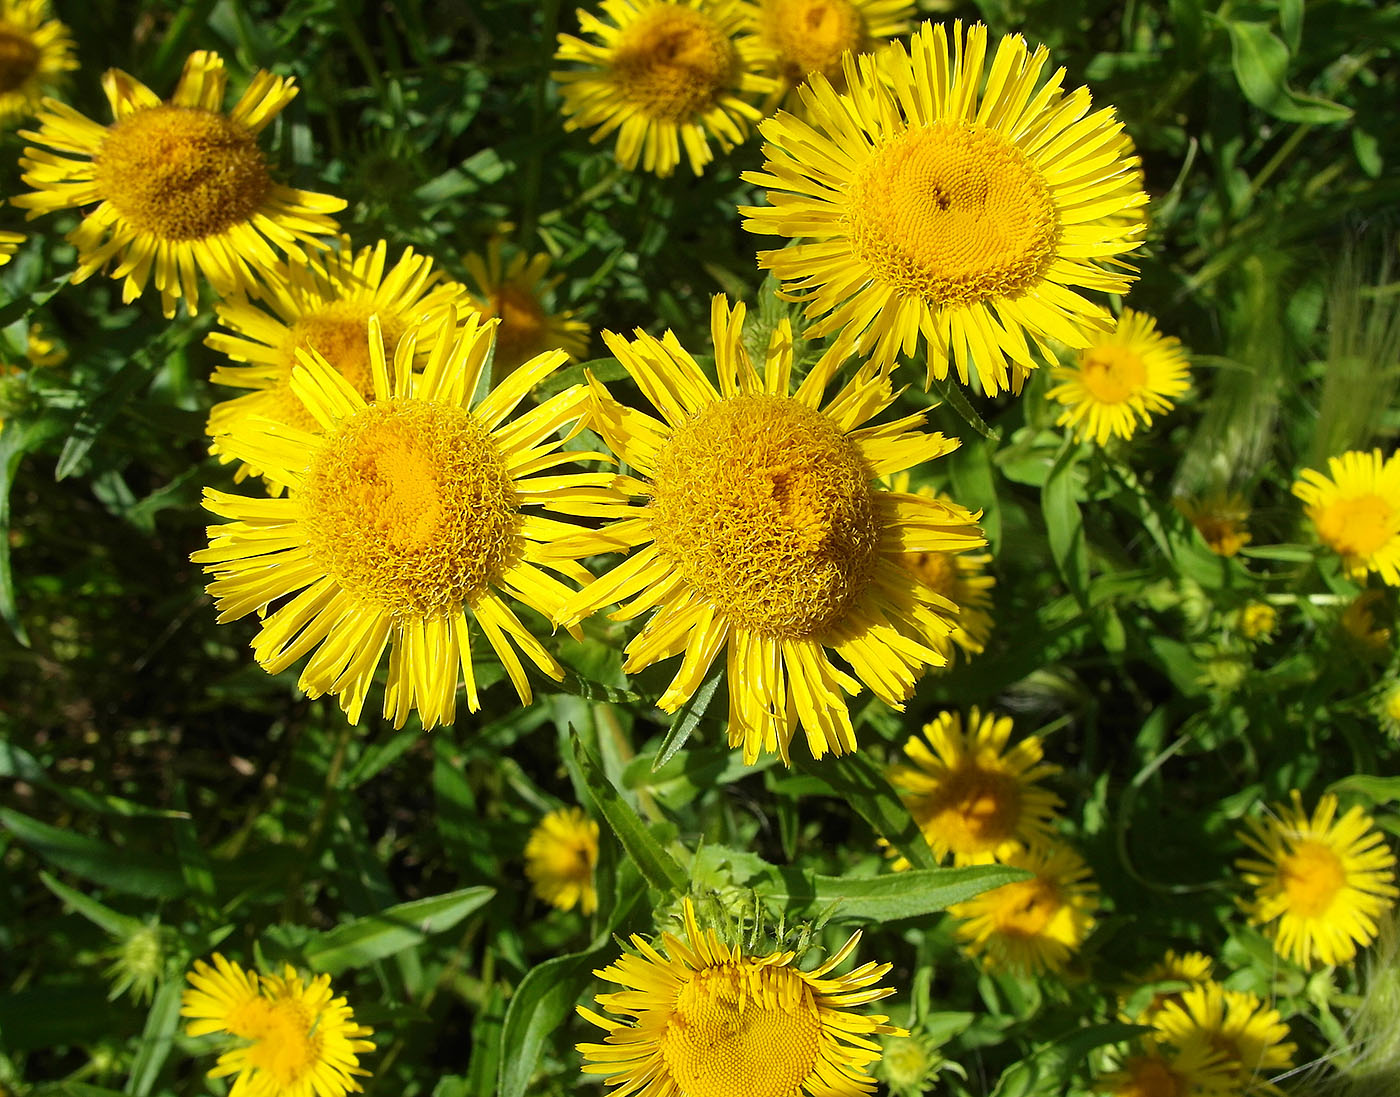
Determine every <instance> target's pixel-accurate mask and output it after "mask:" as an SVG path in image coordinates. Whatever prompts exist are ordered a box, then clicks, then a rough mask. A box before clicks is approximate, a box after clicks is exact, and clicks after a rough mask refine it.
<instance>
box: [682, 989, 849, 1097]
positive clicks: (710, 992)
mask: <svg viewBox="0 0 1400 1097" xmlns="http://www.w3.org/2000/svg"><path fill="white" fill-rule="evenodd" d="M821 1040H822V1021H821V1015H820V1013H819V1012H818V1010H817V1005H816V1003H815V1002H814V1001H813V998H812V992H811V989H810V988H809V987H808V986H807V984H806V983H805V982H804V981H803V979H802V977H801V976H800V975H798V974H797V973H796V972H793V971H789V970H788V969H786V968H781V967H764V966H760V965H758V964H754V963H751V962H747V961H739V962H737V963H728V964H720V965H718V966H716V967H710V968H705V969H702V970H700V971H697V972H695V974H694V976H693V977H692V978H691V980H690V982H688V983H687V984H686V985H685V986H684V987H683V988H682V989H681V991H680V993H679V994H678V995H677V996H676V1005H675V1009H674V1010H673V1011H672V1013H671V1018H670V1021H669V1022H668V1023H667V1025H666V1028H665V1031H664V1032H663V1033H662V1035H661V1038H660V1040H659V1044H660V1051H661V1058H662V1060H663V1061H664V1062H665V1064H666V1067H667V1068H668V1070H669V1071H670V1074H671V1078H672V1079H673V1080H674V1082H675V1085H676V1088H677V1089H678V1090H679V1091H680V1092H681V1093H684V1094H688V1095H689V1097H795V1095H796V1094H798V1093H800V1092H801V1087H802V1083H803V1082H805V1081H806V1080H807V1079H808V1078H809V1077H810V1076H811V1074H812V1072H813V1071H814V1070H815V1069H816V1066H817V1064H818V1062H819V1061H820V1059H821V1048H822V1045H821Z"/></svg>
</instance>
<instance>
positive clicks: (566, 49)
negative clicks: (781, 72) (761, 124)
mask: <svg viewBox="0 0 1400 1097" xmlns="http://www.w3.org/2000/svg"><path fill="white" fill-rule="evenodd" d="M600 6H601V7H602V10H603V14H604V15H605V16H606V17H607V19H606V20H604V19H600V18H598V16H596V15H594V14H593V13H592V12H588V11H583V10H580V11H579V12H578V20H579V28H580V29H581V30H582V31H583V33H584V34H585V35H587V36H589V37H590V38H592V39H593V41H588V40H587V39H585V38H579V37H577V36H575V35H572V34H561V35H560V36H559V50H558V52H557V53H556V54H555V55H554V59H555V60H556V61H564V62H568V61H573V62H577V63H578V64H581V65H583V66H585V67H584V68H581V69H568V70H564V71H561V72H556V73H554V74H553V75H554V79H555V80H557V81H558V82H559V85H560V91H561V92H562V94H563V97H564V104H563V109H564V116H565V117H564V128H565V129H567V130H576V129H585V128H589V127H597V128H596V129H594V131H593V134H592V135H591V136H590V137H589V140H590V141H593V142H594V143H597V142H599V141H604V140H606V139H607V138H608V137H610V136H612V135H613V134H614V133H616V134H617V143H616V148H615V152H614V155H615V156H616V157H617V162H618V163H619V164H621V165H622V166H623V167H624V168H626V169H627V170H628V171H633V170H635V169H636V167H637V165H638V164H640V165H641V166H642V168H643V169H644V170H646V171H650V172H655V173H656V174H657V175H663V176H664V175H670V174H671V173H672V172H673V171H675V170H676V165H677V164H679V163H680V162H681V155H682V152H684V154H685V158H686V160H687V161H688V163H689V164H690V170H691V171H693V172H694V173H695V174H696V175H699V174H700V173H701V172H702V171H703V170H704V168H705V165H706V164H708V163H709V162H710V161H711V160H712V159H713V158H714V153H713V152H711V150H710V139H711V138H713V139H714V140H715V141H716V142H717V143H718V144H719V146H720V148H721V149H723V150H725V151H728V150H729V149H731V148H733V147H734V146H735V145H737V144H739V143H740V142H741V141H743V140H744V138H745V137H747V136H748V133H749V127H750V126H751V125H752V124H753V123H755V122H757V121H758V120H759V118H760V117H762V115H761V114H760V113H759V111H758V108H757V107H755V106H754V105H753V103H752V102H750V99H751V98H754V97H757V96H761V95H764V94H767V93H769V92H771V91H773V90H774V89H775V88H776V87H777V83H776V81H774V80H772V79H771V78H769V77H766V76H762V75H760V74H759V72H758V67H759V60H760V55H761V49H760V47H759V45H758V42H757V39H755V38H754V37H753V35H751V34H747V33H744V13H743V10H742V9H741V8H740V6H739V4H738V2H737V0H602V3H601V5H600Z"/></svg>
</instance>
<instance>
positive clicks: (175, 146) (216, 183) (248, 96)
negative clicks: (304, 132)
mask: <svg viewBox="0 0 1400 1097" xmlns="http://www.w3.org/2000/svg"><path fill="white" fill-rule="evenodd" d="M227 82H228V74H227V73H226V72H225V71H224V63H223V61H222V59H220V57H219V56H218V54H215V53H210V52H208V51H205V50H200V51H197V52H195V53H192V54H190V57H189V60H188V61H186V62H185V68H184V71H183V72H182V73H181V74H180V81H179V83H178V84H177V85H176V86H175V94H174V95H172V96H171V98H170V99H169V101H167V102H162V101H161V100H160V98H159V97H158V96H157V95H156V94H155V92H153V91H151V89H150V88H148V87H146V85H145V84H143V83H141V82H140V81H139V80H137V79H135V78H134V77H132V76H129V75H127V74H126V73H124V72H122V71H121V70H120V69H110V70H108V71H107V73H106V74H105V75H104V76H103V77H102V87H103V90H104V91H105V92H106V93H107V100H108V102H109V103H110V104H111V107H112V117H113V119H114V121H113V122H112V124H111V125H109V126H100V125H98V124H97V123H96V122H93V121H91V120H90V119H88V118H86V117H84V116H83V115H82V114H79V113H78V112H77V111H76V110H74V109H73V108H72V107H70V106H67V105H66V104H64V103H60V102H58V101H56V100H53V99H45V100H44V102H43V107H42V109H41V110H40V111H39V129H38V131H37V132H30V131H22V132H21V136H22V137H25V138H27V139H28V140H30V141H36V142H38V143H39V144H41V145H46V146H48V148H49V149H52V150H54V151H52V152H50V151H47V150H45V149H36V148H26V149H25V150H24V156H23V157H22V158H21V159H20V166H21V167H22V168H24V169H25V173H24V176H23V178H24V181H25V182H26V183H28V184H29V185H30V186H31V187H34V188H35V190H34V191H33V193H30V194H22V195H20V196H19V197H17V198H13V199H11V202H12V203H13V204H14V205H16V206H21V207H24V208H26V209H28V210H29V211H30V213H29V216H30V217H31V218H33V217H37V216H39V215H40V214H43V213H53V212H55V211H57V210H65V209H76V208H78V207H81V206H91V205H94V204H96V209H93V210H92V211H91V212H89V213H88V214H87V215H86V216H85V217H84V218H83V222H82V224H80V225H79V226H78V227H77V228H76V229H74V230H73V231H72V232H71V233H69V234H68V240H69V242H71V243H72V244H73V245H74V246H75V247H76V248H77V249H78V269H77V270H76V271H75V272H74V274H73V279H72V280H73V281H74V282H81V281H83V280H84V279H86V278H89V277H91V276H92V275H93V274H95V273H96V272H97V271H99V270H101V269H102V268H104V267H105V266H107V264H108V263H109V262H112V261H115V263H116V266H115V268H114V269H113V270H112V277H113V278H119V279H124V280H125V281H124V283H123V285H122V300H123V301H126V302H131V301H134V300H135V299H136V298H137V297H140V296H141V294H142V292H143V291H144V290H145V288H146V283H147V282H149V281H152V280H153V281H154V283H155V287H156V290H157V291H158V292H159V293H160V297H161V306H162V308H163V309H164V311H165V315H166V316H174V315H175V302H176V301H179V300H181V299H183V300H184V302H185V309H186V311H187V312H189V313H190V314H191V315H193V314H194V312H195V308H196V302H197V300H198V295H199V288H198V280H197V278H196V271H200V272H202V273H203V274H204V277H205V278H207V279H208V280H209V284H210V285H211V286H213V287H214V291H215V293H216V294H218V295H219V296H221V297H226V296H228V295H229V294H232V293H256V292H257V278H258V277H259V275H260V274H261V273H262V272H265V271H268V270H270V269H272V267H274V266H275V265H276V263H277V256H276V254H275V253H274V252H273V250H272V246H270V245H276V246H277V247H278V248H280V249H281V250H282V251H283V252H285V253H286V254H287V255H288V256H289V257H291V258H292V259H294V260H297V261H299V262H305V261H306V255H305V252H303V250H302V248H301V247H300V245H301V244H303V243H318V241H317V239H316V238H317V237H318V236H320V235H323V234H327V233H333V232H335V231H336V223H335V221H334V219H333V218H332V217H331V216H330V215H331V214H332V213H335V212H337V211H338V210H342V209H344V208H345V202H344V201H343V200H342V199H339V198H332V197H330V196H329V195H325V194H315V193H312V192H311V191H304V190H294V189H293V188H291V187H285V186H283V185H282V184H280V183H275V182H273V180H272V175H271V173H270V172H269V171H268V165H267V159H266V157H265V156H264V155H263V152H262V149H260V148H259V147H258V135H259V134H260V133H261V132H262V131H263V129H264V128H265V127H266V126H267V125H268V123H270V122H271V121H272V120H273V119H274V118H275V117H277V115H278V114H279V113H280V112H281V111H282V109H283V108H284V107H285V106H286V105H287V104H288V103H290V102H291V101H292V99H293V98H295V96H296V93H297V89H296V88H295V87H294V86H293V83H292V81H291V80H290V79H284V78H283V77H280V76H273V75H272V74H271V73H270V72H261V71H260V72H258V73H257V75H255V76H254V77H253V79H252V81H251V82H250V83H249V84H248V88H247V90H246V91H245V92H244V93H243V96H242V98H240V99H239V100H238V102H237V103H236V104H235V105H234V108H233V110H232V111H230V112H229V113H228V114H224V113H223V110H222V106H223V101H224V87H225V85H226V83H227Z"/></svg>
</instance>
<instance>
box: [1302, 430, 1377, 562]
mask: <svg viewBox="0 0 1400 1097" xmlns="http://www.w3.org/2000/svg"><path fill="white" fill-rule="evenodd" d="M1327 469H1328V472H1330V473H1331V479H1330V480H1329V479H1328V478H1327V477H1326V476H1324V475H1323V474H1322V473H1320V472H1317V471H1315V470H1314V469H1304V470H1303V472H1302V474H1301V476H1300V477H1299V479H1298V481H1297V483H1295V484H1294V485H1293V494H1294V495H1296V496H1297V497H1298V498H1299V499H1301V500H1302V501H1303V503H1304V505H1305V506H1306V508H1307V510H1306V513H1307V516H1308V518H1309V520H1310V521H1311V522H1312V524H1313V526H1314V527H1316V529H1317V535H1318V537H1319V538H1320V539H1321V540H1322V542H1323V543H1324V544H1326V545H1327V546H1328V547H1329V548H1331V549H1332V550H1333V551H1335V552H1336V553H1338V554H1339V555H1340V556H1341V558H1342V564H1343V566H1344V567H1345V568H1346V570H1347V574H1348V575H1350V576H1351V577H1352V578H1354V579H1361V578H1364V577H1365V575H1366V573H1367V572H1369V571H1374V572H1377V573H1378V574H1379V575H1380V577H1381V578H1382V579H1383V580H1384V581H1385V582H1386V583H1388V584H1389V585H1390V586H1393V587H1394V586H1400V453H1392V454H1391V455H1390V457H1389V458H1387V459H1385V460H1382V459H1381V451H1380V450H1378V449H1377V450H1372V451H1371V452H1370V453H1362V452H1360V451H1359V450H1351V451H1349V452H1347V453H1344V454H1342V455H1341V456H1340V457H1329V458H1328V459H1327Z"/></svg>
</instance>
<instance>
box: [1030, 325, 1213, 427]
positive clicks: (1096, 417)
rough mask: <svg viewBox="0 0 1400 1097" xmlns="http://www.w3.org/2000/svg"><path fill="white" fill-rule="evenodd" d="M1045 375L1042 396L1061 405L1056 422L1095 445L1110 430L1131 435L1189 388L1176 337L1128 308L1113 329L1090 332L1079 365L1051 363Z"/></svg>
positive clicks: (1165, 409)
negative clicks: (1046, 387)
mask: <svg viewBox="0 0 1400 1097" xmlns="http://www.w3.org/2000/svg"><path fill="white" fill-rule="evenodd" d="M1050 376H1051V379H1052V380H1053V381H1054V382H1055V387H1054V388H1052V389H1050V391H1049V392H1047V393H1046V394H1045V395H1046V396H1047V398H1049V399H1051V400H1056V401H1058V402H1059V403H1061V404H1064V405H1065V410H1064V411H1062V412H1061V413H1060V417H1059V418H1058V419H1056V420H1055V422H1056V424H1057V425H1058V426H1062V427H1064V426H1067V427H1069V428H1070V429H1071V430H1072V431H1073V432H1074V436H1075V438H1077V439H1079V440H1080V441H1083V440H1084V439H1085V438H1090V439H1092V440H1093V441H1094V442H1095V443H1097V444H1098V445H1100V446H1102V445H1104V444H1106V443H1107V442H1108V440H1109V438H1111V437H1112V436H1113V435H1115V434H1116V435H1118V437H1120V438H1131V437H1132V436H1133V432H1134V431H1135V430H1136V429H1137V425H1138V420H1139V419H1141V420H1142V425H1143V426H1147V425H1148V424H1149V423H1151V422H1152V416H1153V415H1160V414H1161V413H1163V412H1166V411H1170V410H1171V407H1172V401H1173V400H1175V399H1177V398H1179V397H1180V396H1181V395H1182V394H1183V393H1184V392H1185V391H1186V390H1187V389H1188V388H1189V387H1190V381H1189V380H1188V369H1187V364H1186V353H1185V351H1183V350H1182V349H1181V341H1180V340H1179V339H1176V338H1175V337H1173V336H1168V335H1162V334H1160V333H1159V332H1158V331H1157V321H1155V320H1154V319H1152V317H1150V316H1145V315H1143V314H1142V313H1140V312H1134V311H1133V310H1132V309H1124V310H1123V315H1122V316H1120V317H1119V318H1118V324H1117V326H1116V327H1115V328H1114V329H1113V331H1112V332H1108V333H1100V334H1098V335H1095V336H1094V338H1093V341H1092V342H1091V343H1090V344H1089V345H1088V346H1087V347H1085V348H1084V349H1082V350H1081V351H1080V352H1079V360H1078V365H1076V366H1072V367H1067V366H1056V367H1055V368H1054V369H1052V370H1051V371H1050Z"/></svg>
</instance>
